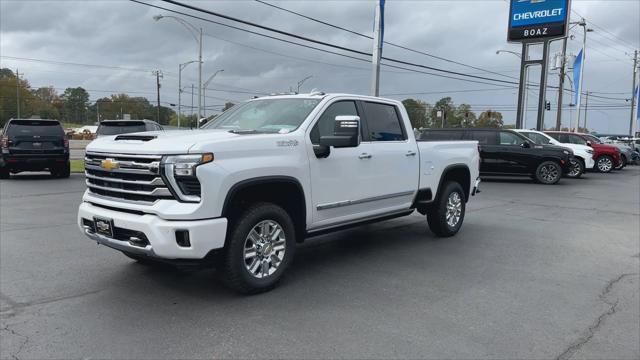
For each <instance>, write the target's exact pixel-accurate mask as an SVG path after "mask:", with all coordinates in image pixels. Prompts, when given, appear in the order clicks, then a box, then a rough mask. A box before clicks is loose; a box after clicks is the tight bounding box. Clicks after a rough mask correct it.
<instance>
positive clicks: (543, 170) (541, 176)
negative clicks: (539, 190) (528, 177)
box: [535, 161, 562, 185]
mask: <svg viewBox="0 0 640 360" xmlns="http://www.w3.org/2000/svg"><path fill="white" fill-rule="evenodd" d="M561 176H562V168H561V167H560V165H559V164H558V163H557V162H555V161H543V162H542V163H541V164H540V165H538V168H537V169H536V173H535V179H536V181H538V182H539V183H541V184H545V185H553V184H557V183H558V181H560V177H561Z"/></svg>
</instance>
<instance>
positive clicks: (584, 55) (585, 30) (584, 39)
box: [575, 18, 593, 132]
mask: <svg viewBox="0 0 640 360" xmlns="http://www.w3.org/2000/svg"><path fill="white" fill-rule="evenodd" d="M578 25H579V26H582V30H583V37H582V64H581V65H580V66H581V68H580V83H579V84H578V101H577V104H576V109H577V110H578V121H576V130H575V131H576V132H577V131H578V128H579V127H580V103H581V102H582V87H583V85H584V84H583V80H584V65H585V63H586V60H587V33H588V32H593V29H589V28H587V22H586V21H585V19H584V18H583V19H582V20H581V21H580V22H579V23H578Z"/></svg>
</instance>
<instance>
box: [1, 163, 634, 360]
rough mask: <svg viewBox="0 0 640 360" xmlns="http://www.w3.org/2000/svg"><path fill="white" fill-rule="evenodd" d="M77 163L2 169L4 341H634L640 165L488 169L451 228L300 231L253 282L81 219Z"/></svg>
mask: <svg viewBox="0 0 640 360" xmlns="http://www.w3.org/2000/svg"><path fill="white" fill-rule="evenodd" d="M84 188H85V185H84V177H83V176H82V175H72V177H71V179H68V180H59V179H51V178H49V177H47V176H33V175H26V176H25V175H19V176H14V177H13V178H12V179H11V180H3V181H2V182H0V217H1V222H0V226H1V228H2V229H1V233H0V292H1V294H0V300H1V308H0V311H1V312H0V315H1V316H0V327H1V332H2V336H1V337H0V342H1V343H0V345H1V346H0V355H1V357H2V358H3V359H5V358H17V359H28V358H465V359H469V358H487V359H489V358H490V359H496V358H520V359H524V358H526V359H532V358H536V359H570V358H608V359H638V358H640V345H639V342H638V339H639V338H640V295H639V290H638V288H639V285H640V281H639V275H638V274H639V272H640V271H639V270H640V269H639V267H640V245H639V240H638V239H639V238H640V221H639V219H640V199H639V195H638V194H639V191H640V168H638V167H630V168H627V169H624V170H623V171H621V172H614V173H611V174H594V173H590V174H587V175H586V176H585V178H583V179H579V180H568V179H564V180H562V181H561V183H560V184H558V185H555V186H544V185H538V184H534V183H531V182H530V181H528V180H491V181H485V182H484V183H483V184H482V190H483V191H482V193H481V194H479V195H478V196H477V197H476V198H474V199H473V201H471V202H470V203H469V208H468V212H467V215H466V218H465V223H464V225H463V227H462V230H461V232H460V233H459V234H458V235H457V236H455V237H453V238H448V239H437V238H436V237H434V236H433V235H432V234H431V233H430V232H429V231H428V229H427V225H426V220H425V219H424V217H422V216H420V215H412V216H410V217H407V218H403V219H398V220H393V221H388V222H385V223H381V224H377V225H370V226H365V227H361V228H356V229H352V230H347V231H343V232H339V233H335V234H331V235H325V236H323V237H319V238H314V239H309V240H307V242H305V243H304V244H302V245H300V246H299V249H298V253H297V257H296V259H295V261H294V263H293V266H292V268H291V269H290V270H289V272H288V275H287V276H286V277H285V279H284V281H283V282H282V283H281V285H280V286H279V287H278V288H276V289H275V290H273V291H271V292H269V293H266V294H261V295H257V296H250V297H244V296H239V295H236V294H235V293H232V292H230V291H228V290H227V289H226V288H224V287H222V286H221V284H220V282H219V281H218V280H217V279H216V276H215V273H214V271H212V270H207V271H181V270H175V269H173V268H153V267H147V266H144V265H141V264H138V263H136V262H133V261H132V260H130V259H128V258H126V257H125V256H124V255H122V254H120V253H118V252H116V251H113V250H110V249H107V248H104V247H99V246H96V244H95V243H92V242H91V241H90V240H88V239H87V238H85V237H84V236H82V235H81V234H80V231H79V230H78V229H77V227H76V210H77V206H78V204H79V202H80V200H81V196H82V193H83V191H84Z"/></svg>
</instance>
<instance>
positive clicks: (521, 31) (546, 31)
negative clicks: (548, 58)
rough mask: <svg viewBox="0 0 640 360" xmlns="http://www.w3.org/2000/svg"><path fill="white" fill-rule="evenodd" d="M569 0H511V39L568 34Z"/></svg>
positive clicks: (523, 39)
mask: <svg viewBox="0 0 640 360" xmlns="http://www.w3.org/2000/svg"><path fill="white" fill-rule="evenodd" d="M568 11H569V0H511V11H510V18H509V33H508V40H509V41H515V42H519V41H532V40H543V39H553V38H559V37H564V36H566V31H567V21H568V19H569V14H568Z"/></svg>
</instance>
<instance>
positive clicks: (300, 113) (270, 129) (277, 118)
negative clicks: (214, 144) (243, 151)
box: [204, 98, 320, 134]
mask: <svg viewBox="0 0 640 360" xmlns="http://www.w3.org/2000/svg"><path fill="white" fill-rule="evenodd" d="M319 102H320V99H291V98H288V99H261V100H253V101H248V102H245V103H243V104H239V105H236V106H234V107H232V108H231V109H229V110H227V111H226V112H224V113H223V114H222V115H220V116H218V117H217V118H216V119H214V120H213V121H212V122H210V123H209V124H207V125H206V126H205V127H204V128H206V129H228V130H230V131H234V132H238V133H242V132H245V133H280V134H285V133H288V132H291V131H294V130H295V129H297V128H298V127H299V126H300V125H301V124H302V122H303V121H304V119H306V118H307V116H308V115H309V114H310V113H311V111H312V110H313V109H314V108H315V107H316V106H317V105H318V103H319Z"/></svg>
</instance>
